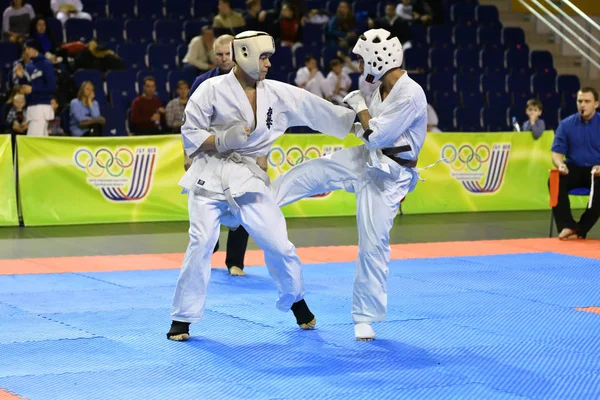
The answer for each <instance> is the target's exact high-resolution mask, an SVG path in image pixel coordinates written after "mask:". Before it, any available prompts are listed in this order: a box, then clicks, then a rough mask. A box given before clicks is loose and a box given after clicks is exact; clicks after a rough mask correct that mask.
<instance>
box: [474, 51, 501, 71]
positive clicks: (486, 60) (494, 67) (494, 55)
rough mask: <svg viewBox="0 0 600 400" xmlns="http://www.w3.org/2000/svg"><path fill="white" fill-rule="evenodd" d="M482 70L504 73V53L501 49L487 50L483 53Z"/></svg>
mask: <svg viewBox="0 0 600 400" xmlns="http://www.w3.org/2000/svg"><path fill="white" fill-rule="evenodd" d="M480 54H481V68H482V69H483V70H484V71H485V72H504V71H505V70H506V68H505V66H504V51H502V50H501V49H494V48H492V49H486V50H482V51H481V53H480Z"/></svg>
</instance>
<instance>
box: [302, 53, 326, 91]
mask: <svg viewBox="0 0 600 400" xmlns="http://www.w3.org/2000/svg"><path fill="white" fill-rule="evenodd" d="M294 82H295V83H296V85H297V86H298V87H300V88H303V89H305V90H308V91H309V92H311V93H313V94H316V95H317V96H319V97H322V98H324V99H327V100H331V95H332V93H331V92H330V91H329V86H328V84H327V81H326V80H325V77H324V76H323V73H322V72H321V71H319V66H318V64H317V59H316V58H315V57H314V56H312V55H310V54H309V55H307V56H306V57H305V58H304V67H302V68H300V69H299V70H298V72H296V79H295V80H294Z"/></svg>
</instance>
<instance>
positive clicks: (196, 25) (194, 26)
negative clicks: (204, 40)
mask: <svg viewBox="0 0 600 400" xmlns="http://www.w3.org/2000/svg"><path fill="white" fill-rule="evenodd" d="M205 25H210V22H208V21H205V20H197V19H194V20H190V21H185V22H184V23H183V36H184V38H185V42H186V43H189V42H190V40H192V39H193V38H195V37H196V36H200V35H201V34H202V27H203V26H205Z"/></svg>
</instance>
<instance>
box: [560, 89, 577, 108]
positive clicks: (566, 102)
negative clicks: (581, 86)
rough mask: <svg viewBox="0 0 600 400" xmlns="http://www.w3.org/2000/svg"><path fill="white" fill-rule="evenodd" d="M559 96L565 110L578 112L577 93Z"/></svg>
mask: <svg viewBox="0 0 600 400" xmlns="http://www.w3.org/2000/svg"><path fill="white" fill-rule="evenodd" d="M559 96H560V100H561V103H562V104H563V106H564V108H566V109H567V110H572V111H573V112H577V92H573V93H569V92H563V93H559Z"/></svg>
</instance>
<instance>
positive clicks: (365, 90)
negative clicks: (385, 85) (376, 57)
mask: <svg viewBox="0 0 600 400" xmlns="http://www.w3.org/2000/svg"><path fill="white" fill-rule="evenodd" d="M379 85H381V82H380V81H377V82H375V83H369V82H367V81H366V79H365V76H364V75H363V74H361V75H360V78H358V90H360V94H362V95H363V97H364V98H365V102H366V103H367V107H368V106H370V105H371V99H372V98H373V94H374V93H375V91H376V90H377V89H378V88H379Z"/></svg>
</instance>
